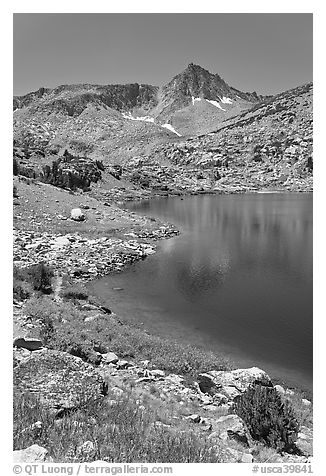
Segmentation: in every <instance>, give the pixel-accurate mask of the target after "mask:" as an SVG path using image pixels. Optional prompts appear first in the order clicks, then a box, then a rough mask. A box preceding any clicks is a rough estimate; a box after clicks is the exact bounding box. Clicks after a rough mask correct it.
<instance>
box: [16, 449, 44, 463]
mask: <svg viewBox="0 0 326 476" xmlns="http://www.w3.org/2000/svg"><path fill="white" fill-rule="evenodd" d="M52 461H53V459H52V458H51V457H50V456H49V455H48V450H47V449H45V448H43V447H42V446H39V445H32V446H29V447H28V448H25V449H23V450H15V451H14V455H13V462H14V463H50V462H52Z"/></svg>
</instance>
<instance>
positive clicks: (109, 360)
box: [102, 352, 119, 364]
mask: <svg viewBox="0 0 326 476" xmlns="http://www.w3.org/2000/svg"><path fill="white" fill-rule="evenodd" d="M118 360H119V357H118V356H117V355H115V354H114V353H113V352H108V353H107V354H102V363H103V364H116V363H117V362H118Z"/></svg>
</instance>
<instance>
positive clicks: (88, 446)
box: [77, 441, 96, 458]
mask: <svg viewBox="0 0 326 476" xmlns="http://www.w3.org/2000/svg"><path fill="white" fill-rule="evenodd" d="M95 453H96V448H95V445H94V443H93V442H92V441H85V442H84V443H83V444H82V445H80V446H78V448H77V455H78V456H79V457H82V458H91V457H93V456H94V455H95Z"/></svg>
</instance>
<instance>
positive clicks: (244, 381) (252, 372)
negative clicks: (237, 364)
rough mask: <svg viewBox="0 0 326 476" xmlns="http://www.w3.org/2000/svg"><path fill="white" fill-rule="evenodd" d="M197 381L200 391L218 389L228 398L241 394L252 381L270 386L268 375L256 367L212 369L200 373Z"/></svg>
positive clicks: (209, 391) (206, 391)
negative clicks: (225, 369) (226, 369)
mask: <svg viewBox="0 0 326 476" xmlns="http://www.w3.org/2000/svg"><path fill="white" fill-rule="evenodd" d="M198 381H199V387H200V389H201V391H202V392H204V393H210V394H214V393H216V390H218V391H219V393H223V394H225V395H226V396H227V397H228V398H229V399H230V400H233V399H234V398H235V397H236V396H238V395H241V393H243V392H245V391H246V390H247V389H248V387H249V386H250V385H252V384H254V383H259V384H261V385H266V386H272V382H271V379H270V377H269V376H268V375H267V373H266V372H264V370H261V369H259V368H258V367H252V368H248V369H236V370H231V371H223V370H218V371H217V370H212V371H210V372H206V373H203V374H200V375H199V377H198Z"/></svg>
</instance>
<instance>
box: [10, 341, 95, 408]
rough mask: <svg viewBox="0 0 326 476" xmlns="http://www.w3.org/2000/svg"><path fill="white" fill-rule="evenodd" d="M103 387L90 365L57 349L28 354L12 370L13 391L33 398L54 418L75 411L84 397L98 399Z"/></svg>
mask: <svg viewBox="0 0 326 476" xmlns="http://www.w3.org/2000/svg"><path fill="white" fill-rule="evenodd" d="M103 385H104V380H103V378H102V377H101V376H100V375H99V373H98V372H97V371H96V370H95V369H94V368H93V367H92V366H91V365H89V364H86V363H85V362H83V361H82V359H80V358H78V357H75V356H72V355H70V354H67V353H65V352H61V351H57V350H48V349H44V350H41V351H38V352H32V353H31V356H30V358H29V359H28V360H26V361H22V362H21V363H20V364H19V365H17V366H16V367H15V368H14V389H15V390H17V391H19V392H21V393H27V392H29V393H33V394H34V395H37V396H38V397H39V399H40V401H41V403H42V404H43V405H44V406H45V407H46V408H48V409H49V410H50V411H51V412H52V413H54V414H55V415H57V416H60V415H61V414H63V413H64V412H66V411H68V410H72V409H76V408H78V406H79V404H80V403H81V402H82V401H83V400H84V399H85V398H100V397H101V396H102V395H103V388H104V387H103Z"/></svg>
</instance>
